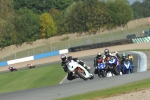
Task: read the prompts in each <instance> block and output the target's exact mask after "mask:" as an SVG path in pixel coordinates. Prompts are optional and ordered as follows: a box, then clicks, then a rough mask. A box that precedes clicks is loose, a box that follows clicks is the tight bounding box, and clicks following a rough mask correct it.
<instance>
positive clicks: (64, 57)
mask: <svg viewBox="0 0 150 100" xmlns="http://www.w3.org/2000/svg"><path fill="white" fill-rule="evenodd" d="M60 57H61V60H62V61H63V62H64V61H66V59H67V56H66V54H61V56H60Z"/></svg>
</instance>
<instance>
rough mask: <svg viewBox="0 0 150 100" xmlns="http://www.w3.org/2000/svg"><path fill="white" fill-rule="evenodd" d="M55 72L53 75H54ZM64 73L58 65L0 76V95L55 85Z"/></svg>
mask: <svg viewBox="0 0 150 100" xmlns="http://www.w3.org/2000/svg"><path fill="white" fill-rule="evenodd" d="M54 72H55V73H54ZM65 75H66V73H64V71H63V70H62V68H61V66H60V64H59V65H58V64H56V65H52V66H45V67H40V68H33V69H28V70H20V71H15V72H9V73H1V74H0V93H5V92H13V91H18V90H26V89H31V88H38V87H44V86H51V85H56V84H59V83H60V82H61V80H62V79H63V78H64V77H65Z"/></svg>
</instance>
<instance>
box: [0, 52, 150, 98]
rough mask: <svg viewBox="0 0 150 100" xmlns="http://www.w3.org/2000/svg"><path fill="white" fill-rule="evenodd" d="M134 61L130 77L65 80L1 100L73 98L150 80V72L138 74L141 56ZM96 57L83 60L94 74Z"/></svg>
mask: <svg viewBox="0 0 150 100" xmlns="http://www.w3.org/2000/svg"><path fill="white" fill-rule="evenodd" d="M132 54H133V56H134V58H135V60H134V64H133V65H134V73H132V74H128V75H118V76H113V77H106V78H99V77H98V76H97V75H94V79H93V80H87V81H84V80H82V79H75V80H73V81H68V80H66V79H64V80H63V81H62V82H61V84H59V85H54V86H48V87H42V88H36V89H30V90H23V91H17V92H10V93H4V94H0V100H56V99H58V98H62V97H67V96H72V95H76V94H81V93H86V92H89V91H95V90H101V89H106V88H110V87H114V86H119V85H122V84H126V83H130V82H134V81H138V80H142V79H146V78H150V74H149V73H150V71H145V72H137V70H138V69H139V60H140V56H139V55H138V54H134V53H132ZM93 59H94V56H88V57H86V58H84V57H83V58H82V60H83V61H84V62H85V63H86V64H87V65H88V66H91V71H92V73H93V72H94V67H92V66H93Z"/></svg>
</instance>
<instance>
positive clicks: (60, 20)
mask: <svg viewBox="0 0 150 100" xmlns="http://www.w3.org/2000/svg"><path fill="white" fill-rule="evenodd" d="M50 14H51V16H52V18H53V20H54V22H55V23H56V26H57V34H56V35H61V34H65V33H66V29H65V17H64V15H65V14H64V13H63V12H62V11H59V10H57V9H55V8H51V9H50Z"/></svg>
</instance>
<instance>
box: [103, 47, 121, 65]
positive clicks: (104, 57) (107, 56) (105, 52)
mask: <svg viewBox="0 0 150 100" xmlns="http://www.w3.org/2000/svg"><path fill="white" fill-rule="evenodd" d="M110 57H115V58H117V59H118V60H119V59H121V57H120V56H119V53H118V52H117V51H115V52H114V53H110V52H109V50H108V49H105V50H104V56H103V59H104V61H105V62H107V61H108V60H109V58H110Z"/></svg>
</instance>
